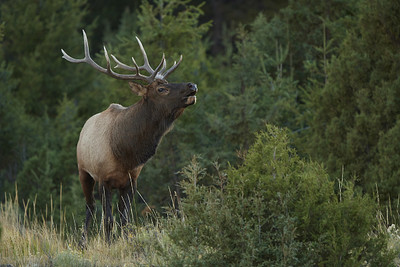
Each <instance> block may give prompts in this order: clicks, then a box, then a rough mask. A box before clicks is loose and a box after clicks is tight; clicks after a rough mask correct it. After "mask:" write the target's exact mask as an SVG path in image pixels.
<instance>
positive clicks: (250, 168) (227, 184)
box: [158, 126, 393, 266]
mask: <svg viewBox="0 0 400 267" xmlns="http://www.w3.org/2000/svg"><path fill="white" fill-rule="evenodd" d="M183 174H184V175H185V176H186V177H187V179H186V180H185V181H184V182H182V184H181V186H182V187H183V190H184V192H185V194H186V198H184V199H183V200H182V201H181V203H180V210H179V211H176V210H171V211H170V213H169V215H170V218H169V220H167V221H166V224H167V225H166V228H165V229H166V231H167V233H168V235H169V238H170V239H171V245H170V246H168V247H161V246H160V247H159V248H158V251H159V252H160V255H161V256H162V257H164V258H165V261H166V262H167V263H168V264H167V265H171V266H172V265H173V266H184V265H196V266H202V265H203V266H209V265H216V266H226V265H240V266H254V265H260V266H289V265H291V266H310V265H321V266H354V265H363V264H366V263H370V264H372V265H376V264H379V265H383V266H388V265H390V264H391V262H393V261H392V259H393V258H392V257H391V255H390V253H389V252H388V251H387V249H386V247H387V241H386V236H383V235H382V234H378V233H377V231H375V226H376V224H377V220H376V218H375V214H376V212H377V210H376V209H377V207H376V204H375V203H374V201H373V200H372V199H371V198H370V197H368V196H366V195H362V194H361V193H360V192H356V191H354V190H353V184H352V183H351V182H343V181H341V182H340V183H339V187H337V185H335V183H334V182H332V181H331V180H330V179H329V177H328V175H327V173H326V171H325V170H324V168H323V167H322V166H321V165H319V164H317V163H314V162H308V161H305V160H302V159H300V158H299V157H298V156H297V155H296V152H295V151H294V149H292V148H291V147H290V144H289V141H288V135H287V133H286V132H285V131H284V130H281V129H278V128H276V127H273V126H267V129H266V131H263V132H260V133H258V134H257V138H256V142H255V143H254V144H253V146H252V147H251V148H250V149H249V151H248V153H247V155H246V157H245V160H244V162H243V164H242V165H241V166H239V167H237V168H234V167H230V168H229V169H228V170H227V172H226V174H225V173H223V172H221V171H220V170H218V172H217V174H218V175H215V177H214V185H211V186H206V185H202V180H203V178H204V177H206V176H207V173H206V172H205V170H204V169H202V167H201V166H200V165H199V164H198V162H197V161H196V159H194V160H193V162H192V163H191V165H189V166H188V167H186V168H185V169H184V170H183ZM335 188H339V189H338V190H337V192H335Z"/></svg>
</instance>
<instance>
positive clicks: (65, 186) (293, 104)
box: [0, 0, 400, 260]
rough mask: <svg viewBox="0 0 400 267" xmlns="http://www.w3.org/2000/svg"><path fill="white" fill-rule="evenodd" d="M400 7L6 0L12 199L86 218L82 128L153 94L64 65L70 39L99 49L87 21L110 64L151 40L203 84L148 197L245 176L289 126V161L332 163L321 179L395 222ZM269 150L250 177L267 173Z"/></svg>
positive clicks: (74, 49)
mask: <svg viewBox="0 0 400 267" xmlns="http://www.w3.org/2000/svg"><path fill="white" fill-rule="evenodd" d="M399 14H400V2H399V1H395V0H382V1H377V0H372V1H370V0H368V1H367V0H346V1H344V0H327V1H317V0H298V1H273V0H270V1H267V0H265V1H256V0H247V1H242V0H234V1H227V0H213V1H205V2H203V1H198V0H193V1H189V0H154V1H147V0H143V1H128V0H118V1H111V2H110V1H105V0H102V1H94V0H54V1H34V0H30V1H26V0H4V1H1V3H0V151H1V153H0V199H1V200H2V201H4V200H5V197H6V196H7V194H12V195H13V194H16V193H17V192H18V197H19V200H20V204H21V206H22V205H23V203H27V202H28V199H30V201H32V202H33V201H34V202H35V205H36V212H37V213H38V214H42V215H43V214H46V211H47V209H48V206H49V205H50V204H49V203H50V199H51V201H52V205H54V206H56V207H62V209H63V210H65V211H66V212H65V217H66V218H65V220H66V221H68V222H70V223H72V221H74V222H75V223H78V224H80V223H81V222H82V221H83V217H84V211H85V206H84V199H83V194H82V190H81V188H80V184H79V179H78V175H77V167H76V156H75V153H76V143H77V140H78V136H79V132H80V129H81V127H82V126H83V124H84V122H85V121H86V120H87V119H88V118H89V117H90V116H92V115H93V114H95V113H98V112H100V111H102V110H104V109H106V108H107V107H108V106H109V104H110V103H120V104H122V105H125V106H127V105H131V104H133V103H134V102H136V101H137V100H138V97H136V96H133V95H132V94H131V93H130V90H128V85H127V84H126V82H122V81H116V80H113V79H111V78H109V77H106V76H105V75H101V74H99V73H97V72H96V71H94V70H93V69H92V68H90V67H89V66H87V65H85V64H71V63H69V62H67V61H65V60H63V59H62V58H61V52H60V49H61V48H62V49H64V50H65V51H67V53H68V54H69V55H71V56H73V57H76V58H79V57H81V56H83V40H82V33H81V30H82V29H85V31H86V33H87V35H88V38H89V44H90V48H91V53H92V55H96V56H95V57H94V58H95V60H96V61H97V62H99V63H101V65H103V66H104V65H105V59H104V55H103V53H102V45H103V44H104V45H105V46H106V47H107V50H108V51H110V53H112V54H114V55H116V56H117V57H118V58H119V59H121V60H122V61H124V62H125V61H128V60H127V59H128V58H129V57H131V56H134V57H135V58H136V59H138V60H139V59H141V55H140V52H139V49H138V46H137V43H136V40H135V36H138V37H139V38H140V39H141V41H142V42H143V44H144V47H145V48H146V51H147V54H148V55H149V59H150V62H153V64H154V62H158V60H159V58H158V57H159V56H160V55H162V52H165V54H166V55H167V56H168V58H167V62H170V63H171V62H173V60H176V59H178V58H179V55H180V54H182V55H183V62H182V63H181V65H180V67H179V69H178V70H177V71H176V72H175V73H174V74H173V75H171V77H170V78H169V80H170V81H174V82H181V81H191V82H194V83H197V85H198V88H199V93H198V99H197V100H198V101H197V104H196V105H194V106H191V107H189V108H188V109H187V110H186V111H185V113H184V114H183V115H182V116H181V117H180V118H179V120H178V121H177V122H176V123H175V127H174V129H173V130H172V131H171V132H170V133H168V135H167V136H166V137H165V138H164V140H163V142H162V143H161V145H160V147H159V148H158V151H157V153H156V155H155V156H154V157H153V158H152V159H151V160H150V161H149V162H148V163H147V164H146V166H145V167H144V169H143V171H142V173H141V175H140V177H139V181H138V188H139V192H140V193H141V195H142V196H143V198H144V199H145V200H146V202H147V203H148V204H149V205H150V206H152V207H154V208H155V209H156V210H158V211H160V212H162V210H163V209H162V207H164V206H169V205H171V192H174V193H173V194H174V195H175V196H176V198H177V199H181V198H185V197H186V196H188V192H190V190H189V189H188V188H187V187H184V186H182V185H181V184H180V183H181V181H182V180H184V177H188V176H190V175H186V176H185V171H182V170H187V169H185V166H187V165H188V164H192V165H190V166H193V164H195V165H196V164H200V165H201V166H202V167H203V168H204V170H205V171H206V172H207V173H210V175H205V176H204V177H205V178H204V179H203V180H202V185H204V186H208V185H212V184H214V181H213V179H212V177H213V175H216V176H218V177H225V176H226V173H231V176H232V177H235V175H238V174H237V173H236V174H235V171H234V170H236V171H239V172H240V170H242V171H244V169H243V168H244V167H243V166H247V165H246V164H248V162H247V161H246V160H247V159H248V156H249V153H250V152H249V151H251V149H252V147H253V144H255V145H256V144H257V142H261V141H260V135H261V136H263V134H262V132H264V131H266V132H267V133H269V134H271V135H273V136H280V135H281V134H282V132H279V133H276V132H274V131H277V130H276V129H275V128H274V127H272V126H271V125H275V126H278V127H281V128H285V129H286V130H282V131H283V132H284V133H285V134H284V135H285V138H284V141H282V142H283V143H284V144H285V147H286V148H287V149H288V151H289V152H288V153H289V154H288V155H294V154H296V155H298V158H297V156H296V157H295V158H296V160H298V161H300V162H303V163H304V164H311V165H313V164H316V165H318V166H319V167H318V168H319V170H320V171H321V172H322V173H323V174H322V175H317V176H318V177H320V176H321V177H325V176H326V177H328V178H327V179H326V180H324V181H325V182H326V183H329V184H330V183H331V184H332V190H333V191H332V192H333V194H334V196H336V198H337V199H339V200H340V201H341V194H342V188H343V186H344V184H346V185H347V187H348V188H351V190H350V189H348V190H349V192H350V191H351V192H352V193H351V197H350V199H353V197H354V199H356V200H357V201H355V202H357V203H359V204H357V203H355V204H354V203H353V204H354V205H358V206H357V208H359V209H360V210H359V213H357V214H362V213H365V212H366V211H368V212H369V215H370V216H372V217H375V215H376V214H375V213H376V212H378V211H379V210H390V211H389V212H388V213H389V214H391V216H387V217H388V219H387V220H386V221H385V223H386V224H387V226H389V225H390V224H392V223H397V221H398V219H399V218H398V217H396V216H395V215H394V214H397V211H398V206H396V205H395V203H397V201H398V199H399V196H398V195H399V192H400V179H399V178H400V116H399V115H400V75H399V74H400V16H399ZM266 124H268V125H270V126H268V127H267V128H266ZM271 127H272V128H271ZM266 129H267V130H266ZM260 131H261V133H260ZM257 132H258V134H257ZM257 138H258V139H257ZM278 139H279V138H278ZM257 140H258V141H257ZM268 140H269V139H268ZM279 140H280V139H279ZM269 142H272V143H273V141H271V140H270V141H269ZM285 142H286V143H285ZM267 146H268V143H263V146H262V147H267ZM262 147H261V148H260V147H259V151H263V148H262ZM277 147H279V145H277ZM286 148H285V149H286ZM272 149H273V148H272ZM275 149H276V148H275ZM253 150H254V149H253ZM285 151H286V150H285ZM293 151H296V152H293ZM253 153H255V154H257V153H258V152H257V151H253ZM267 154H268V153H267ZM267 154H263V155H260V158H259V159H258V161H256V162H253V163H254V164H255V166H253V168H250V169H249V170H247V171H246V172H247V173H251V172H253V171H255V170H257V168H258V167H260V168H262V166H264V164H266V163H265V162H266V160H267V159H268V156H267ZM194 155H196V160H195V163H193V156H194ZM268 155H269V154H268ZM250 158H251V157H250ZM273 160H275V152H274V158H273ZM250 161H251V159H250ZM289 161H290V160H289ZM246 162H247V163H246ZM240 166H242V167H240ZM313 166H314V165H313ZM236 168H237V169H236ZM274 168H275V167H274ZM315 168H317V167H315ZM289 169H290V168H289ZM222 170H224V171H222ZM274 170H275V169H274ZM290 170H291V171H293V169H290ZM296 171H297V169H296ZM232 172H233V173H232ZM222 173H223V174H222ZM260 173H261V174H263V171H260ZM261 174H260V175H261ZM242 175H245V174H242ZM260 175H258V176H259V177H261V176H262V175H261V176H260ZM239 176H240V175H239ZM239 176H238V177H239ZM255 176H257V175H255ZM258 176H257V177H258ZM283 176H285V175H283ZM240 177H243V176H240ZM228 178H229V175H228ZM232 179H233V180H232V181H233V182H232V183H233V184H234V183H235V182H234V181H235V179H234V178H232ZM224 183H225V182H224ZM227 183H228V184H229V182H227ZM253 186H254V188H256V189H259V188H262V186H260V185H259V184H258V185H257V184H253ZM182 188H183V189H184V190H183V189H182ZM16 190H17V192H16ZM282 190H283V191H284V189H282ZM184 191H185V192H184ZM261 191H262V190H261ZM254 192H255V191H254ZM197 193H198V192H197ZM203 193H204V194H207V192H206V191H205V192H203ZM60 195H62V199H61V198H60ZM203 196H204V195H203ZM365 198H368V199H369V200H368V201H370V202H368V203H369V204H368V205H366V204H365V203H364V204H363V202H362V201H364V200H365ZM354 199H353V200H354ZM365 201H366V200H365ZM138 202H139V205H142V206H141V209H142V208H144V207H145V204H144V202H143V199H139V198H138ZM317 202H318V201H317ZM353 204H352V205H353ZM371 205H372V206H373V207H374V208H372V209H371ZM357 208H356V207H353V206H351V209H352V210H357ZM339 213H340V212H339ZM353 215H354V214H353ZM353 215H351V216H353ZM61 216H62V215H58V214H54V219H55V220H60V219H61V218H60V217H61ZM342 216H347V215H346V214H345V215H343V214H342ZM351 216H350V215H349V217H348V219H351V218H353V219H354V217H351ZM357 216H358V215H357ZM389 217H390V218H389ZM331 219H332V218H331ZM336 219H338V220H339V221H340V220H342V219H343V218H342V219H339V218H336ZM343 220H344V221H345V219H343ZM368 220H369V219H368ZM310 225H311V224H310ZM310 227H311V226H310ZM293 229H294V228H293ZM303 230H305V229H303ZM336 230H337V229H336ZM367 230H368V231H370V230H371V228H368V229H367ZM367 230H366V231H367ZM368 231H367V232H368ZM300 236H301V234H300ZM293 238H294V239H296V238H297V237H293ZM354 246H355V247H357V246H359V245H354ZM342 249H343V250H347V252H348V248H345V247H343V248H342ZM368 253H369V252H368ZM365 255H366V254H365ZM308 260H309V259H308Z"/></svg>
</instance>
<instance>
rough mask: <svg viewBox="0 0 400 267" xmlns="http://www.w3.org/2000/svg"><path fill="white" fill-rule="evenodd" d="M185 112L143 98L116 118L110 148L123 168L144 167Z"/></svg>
mask: <svg viewBox="0 0 400 267" xmlns="http://www.w3.org/2000/svg"><path fill="white" fill-rule="evenodd" d="M181 113H182V111H181V110H180V109H176V110H171V109H168V108H167V107H166V106H162V105H159V104H157V103H154V102H153V101H151V100H149V99H144V98H142V99H141V100H140V101H139V102H137V103H136V104H134V105H132V106H130V107H128V108H126V109H124V110H122V111H120V112H119V114H118V115H117V116H116V120H115V127H114V128H113V129H112V131H111V148H112V151H113V154H114V156H115V157H116V159H117V161H118V162H120V163H121V164H122V166H123V168H124V169H126V170H132V169H134V168H136V167H137V166H139V165H142V164H144V163H145V162H146V161H147V160H149V159H150V158H151V157H152V156H153V155H154V154H155V152H156V149H157V147H158V144H159V143H160V141H161V139H162V137H163V136H164V134H166V133H167V132H168V131H169V130H170V129H171V128H172V125H173V122H174V120H175V119H176V118H177V117H178V116H179V115H180V114H181Z"/></svg>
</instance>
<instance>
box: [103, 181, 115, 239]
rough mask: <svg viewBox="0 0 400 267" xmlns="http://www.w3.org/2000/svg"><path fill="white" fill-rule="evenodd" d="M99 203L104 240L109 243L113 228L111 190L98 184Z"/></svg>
mask: <svg viewBox="0 0 400 267" xmlns="http://www.w3.org/2000/svg"><path fill="white" fill-rule="evenodd" d="M100 194H101V203H102V206H103V218H104V219H103V226H104V232H105V236H106V240H107V242H108V243H110V234H111V231H112V228H113V224H114V220H113V216H112V212H111V188H110V187H109V186H107V185H105V184H104V183H103V182H101V183H100Z"/></svg>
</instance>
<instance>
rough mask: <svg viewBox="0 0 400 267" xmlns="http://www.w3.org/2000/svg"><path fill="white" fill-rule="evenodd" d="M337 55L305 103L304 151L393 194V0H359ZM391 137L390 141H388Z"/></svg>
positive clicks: (396, 81) (395, 78)
mask: <svg viewBox="0 0 400 267" xmlns="http://www.w3.org/2000/svg"><path fill="white" fill-rule="evenodd" d="M359 9H360V12H359V15H358V21H357V23H356V24H355V25H354V26H353V27H352V28H351V29H349V30H348V34H347V35H346V38H345V40H344V41H343V43H342V44H341V46H340V49H339V51H338V56H337V57H333V58H332V60H331V62H330V63H329V65H328V67H327V80H326V83H325V84H324V86H322V87H321V88H320V89H319V90H316V91H314V92H313V93H311V92H310V94H314V96H312V97H311V98H310V100H309V102H308V104H307V105H308V107H309V108H310V112H311V116H310V120H309V125H310V130H309V133H308V134H307V135H306V139H308V140H309V142H308V152H309V153H310V154H311V155H313V157H316V158H319V159H321V160H322V161H324V162H326V165H327V167H328V170H329V171H330V172H332V173H334V174H335V175H336V176H339V175H340V173H338V172H339V171H338V170H341V169H342V167H344V170H345V172H346V173H353V174H356V175H357V176H358V177H359V180H358V181H357V184H358V185H360V186H362V188H363V189H364V190H366V191H368V192H371V193H372V192H375V191H376V183H377V185H378V187H379V192H380V193H381V194H382V195H383V198H384V199H387V198H388V197H397V194H398V189H399V182H398V179H397V178H396V177H397V176H396V173H397V172H398V169H399V165H398V163H396V161H395V158H394V157H395V154H396V153H395V151H397V148H396V146H397V145H396V144H397V143H396V142H395V141H394V140H396V139H395V138H397V137H395V136H396V135H395V133H396V131H397V128H398V126H397V125H398V116H399V112H400V110H399V107H400V105H399V103H397V102H398V99H399V88H400V87H399V75H398V69H399V64H400V63H399V62H400V61H399V57H400V53H399V40H400V39H399V33H400V27H399V25H400V20H399V17H398V16H397V14H398V13H399V11H400V4H399V3H398V2H397V1H390V0H387V1H362V2H360V6H359ZM389 140H390V141H389Z"/></svg>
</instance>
